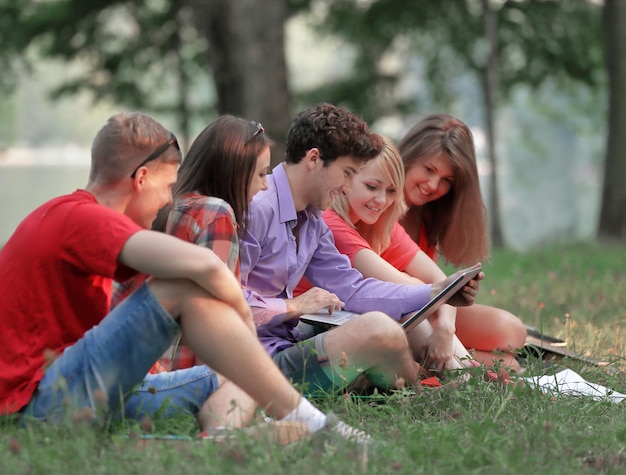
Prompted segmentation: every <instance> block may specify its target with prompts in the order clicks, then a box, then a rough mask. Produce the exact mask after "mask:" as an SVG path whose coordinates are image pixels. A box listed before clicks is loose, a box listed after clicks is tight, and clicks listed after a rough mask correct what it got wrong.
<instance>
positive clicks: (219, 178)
mask: <svg viewBox="0 0 626 475" xmlns="http://www.w3.org/2000/svg"><path fill="white" fill-rule="evenodd" d="M273 145H274V142H273V141H272V139H271V138H270V137H269V136H268V135H267V134H266V133H265V131H264V130H263V128H262V127H261V125H260V124H259V123H258V122H250V121H248V120H245V119H241V118H239V117H235V116H232V115H223V116H220V117H218V118H217V119H215V120H214V121H213V122H211V123H210V124H209V125H207V126H206V127H205V128H204V130H203V131H202V132H200V134H199V135H198V137H196V139H195V140H194V141H193V143H192V144H191V147H190V148H189V152H187V155H186V156H185V159H184V160H183V163H182V165H181V166H180V169H179V170H178V180H177V181H176V185H174V189H173V192H172V194H173V197H174V199H176V198H177V197H179V196H181V195H183V194H185V193H189V192H196V193H199V194H201V195H206V196H214V197H217V198H221V199H223V200H224V201H226V202H227V203H228V204H229V205H230V206H231V207H232V208H233V211H234V213H235V219H236V220H237V223H238V224H239V234H240V236H242V235H243V233H244V232H245V229H246V227H247V223H248V205H249V203H250V196H248V194H249V190H250V182H251V180H252V176H253V173H254V170H255V168H256V163H257V157H258V156H259V155H260V154H261V152H263V150H264V149H265V148H266V147H271V146H273ZM168 212H169V207H166V208H163V210H161V212H159V217H158V218H157V220H156V221H155V223H154V225H153V229H156V230H159V231H163V230H164V229H165V223H166V222H167V214H168Z"/></svg>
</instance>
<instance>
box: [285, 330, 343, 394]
mask: <svg viewBox="0 0 626 475" xmlns="http://www.w3.org/2000/svg"><path fill="white" fill-rule="evenodd" d="M298 328H300V329H301V330H303V332H304V334H305V335H307V336H308V335H312V336H310V337H309V338H307V339H306V340H303V341H300V342H298V343H296V344H295V345H293V346H290V347H289V348H285V349H284V350H281V351H279V352H277V353H275V354H274V356H273V359H274V362H275V363H276V364H277V365H278V367H279V368H280V370H281V371H282V372H283V374H284V375H285V376H286V377H287V379H289V380H290V381H291V382H292V383H293V384H294V385H295V386H296V388H298V390H299V391H301V392H302V393H303V394H304V395H305V396H315V395H322V394H327V393H333V392H337V391H339V390H341V389H342V388H344V387H345V386H347V382H345V381H343V380H342V379H341V378H340V377H338V376H337V375H336V374H335V372H334V371H333V369H332V367H331V365H330V361H329V359H328V356H327V355H326V347H325V345H324V338H325V336H326V333H327V332H326V331H324V332H319V333H317V332H318V331H319V330H316V329H315V328H314V327H312V326H311V325H306V324H302V323H301V324H300V325H299V326H298Z"/></svg>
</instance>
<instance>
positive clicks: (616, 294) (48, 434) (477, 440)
mask: <svg viewBox="0 0 626 475" xmlns="http://www.w3.org/2000/svg"><path fill="white" fill-rule="evenodd" d="M625 264H626V245H621V246H620V245H609V244H598V243H593V244H580V245H572V246H558V247H551V248H549V249H543V250H539V251H535V252H531V253H527V254H517V253H514V252H511V251H497V252H494V255H493V258H492V259H491V261H490V262H486V263H484V268H485V273H486V276H487V278H486V280H485V281H483V282H482V283H481V291H480V296H479V299H478V301H479V302H480V303H484V304H489V305H495V306H500V307H503V308H506V309H507V310H509V311H511V312H513V313H515V314H517V315H519V316H520V317H521V318H522V319H523V320H524V322H525V323H527V324H528V325H532V326H534V327H537V328H540V329H542V330H543V331H544V332H545V333H547V334H550V335H553V336H556V337H560V338H562V339H565V340H566V341H567V343H568V347H569V348H570V349H573V350H575V351H577V352H579V353H581V354H585V355H587V356H589V357H593V358H595V359H598V360H602V361H608V362H609V363H610V364H609V365H608V366H607V367H596V366H592V365H589V364H585V363H582V362H580V361H574V360H571V361H567V360H565V361H560V362H559V363H558V364H560V365H563V366H567V367H570V368H572V369H574V370H576V371H577V372H578V373H580V374H581V375H583V376H584V377H585V378H586V379H587V380H590V381H593V382H597V383H599V384H602V385H604V386H608V387H611V388H613V389H615V390H617V391H619V392H623V393H626V358H625V357H626V348H625V345H626V342H625V338H624V332H625V331H626V271H625V270H624V269H625ZM542 371H554V368H553V367H546V365H545V364H543V363H542V362H541V361H537V360H533V359H530V361H529V362H528V369H527V375H535V374H538V373H540V372H542ZM316 404H318V405H319V406H320V407H321V408H323V409H324V410H332V411H334V412H335V413H337V414H338V415H339V416H340V417H341V418H342V419H343V420H345V421H346V422H348V423H350V424H352V425H355V426H358V427H359V428H363V429H365V430H367V431H368V432H369V433H371V434H372V435H373V436H374V437H375V438H376V439H377V440H381V441H386V442H387V443H386V446H385V447H384V448H383V449H382V450H381V449H376V450H371V451H370V452H369V454H368V457H367V459H365V458H364V457H363V456H362V454H360V455H359V454H356V453H355V452H354V450H352V449H350V448H345V447H338V448H336V449H335V450H327V451H325V452H319V451H317V450H315V449H314V447H312V445H311V444H308V443H302V442H301V443H296V444H292V445H290V446H288V447H278V446H274V445H271V444H269V443H268V442H267V441H264V440H260V441H258V440H257V441H255V440H252V439H250V438H248V437H247V436H246V435H244V434H241V435H240V437H239V440H238V441H237V442H236V443H234V444H229V445H228V446H218V445H215V444H213V443H207V442H203V441H189V442H180V443H172V442H165V441H153V442H152V443H150V444H149V445H147V446H141V447H140V446H139V445H138V440H137V439H136V438H133V437H132V436H133V435H134V434H139V433H141V432H142V428H141V427H140V425H136V426H133V427H130V428H129V427H125V428H121V427H112V426H107V427H106V428H104V429H102V428H98V429H96V430H94V429H93V428H92V427H91V426H86V425H84V424H83V423H80V422H73V423H71V422H68V423H67V424H64V425H62V426H61V427H50V426H46V425H43V426H31V427H29V428H26V429H22V428H19V427H17V425H16V424H15V423H14V422H13V421H11V420H10V419H5V420H1V419H0V474H5V473H6V474H22V473H23V474H39V473H41V474H56V473H81V474H83V473H84V474H100V473H102V474H108V473H130V474H133V473H137V474H172V473H177V474H178V473H192V474H196V473H254V474H257V475H262V474H275V473H294V474H309V473H310V474H316V475H322V474H326V473H328V474H333V475H339V474H341V475H344V474H352V473H373V474H374V473H375V474H386V473H398V474H401V473H416V474H419V473H424V474H429V475H434V474H490V475H493V474H498V475H501V474H521V473H524V474H585V473H590V474H591V473H616V474H617V473H626V402H624V403H620V404H614V403H611V402H608V401H594V400H592V399H590V398H576V397H550V396H547V395H543V394H541V393H540V392H539V391H537V390H532V389H530V388H529V387H528V386H513V385H509V386H505V387H503V386H501V385H499V384H494V383H487V382H484V381H483V380H482V379H481V378H479V377H478V376H475V377H472V378H471V379H470V381H469V382H467V383H465V384H461V385H459V386H457V387H452V386H451V385H448V386H444V387H443V388H436V389H430V388H425V389H423V390H422V391H420V392H419V393H415V392H414V391H408V390H406V391H401V392H400V391H399V392H396V393H394V394H392V395H390V396H384V397H383V396H376V397H370V398H349V397H341V396H340V397H331V396H329V397H327V398H324V399H320V400H317V401H316ZM152 428H153V430H154V431H156V433H158V434H167V433H169V434H178V435H192V434H194V433H195V432H196V431H197V429H196V428H195V426H194V421H193V420H189V419H185V418H180V419H177V420H175V421H159V420H158V419H156V420H155V421H153V424H152ZM129 434H130V435H131V438H128V435H129Z"/></svg>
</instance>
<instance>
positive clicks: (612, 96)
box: [598, 0, 626, 239]
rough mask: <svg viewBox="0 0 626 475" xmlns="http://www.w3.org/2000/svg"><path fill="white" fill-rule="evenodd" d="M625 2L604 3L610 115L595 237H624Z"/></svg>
mask: <svg viewBox="0 0 626 475" xmlns="http://www.w3.org/2000/svg"><path fill="white" fill-rule="evenodd" d="M625 19H626V1H624V0H606V1H605V4H604V31H605V53H606V64H607V71H608V76H609V116H608V128H609V130H608V137H607V146H606V157H605V163H604V187H603V191H602V208H601V210H600V226H599V229H598V234H599V236H600V237H602V238H614V239H615V238H616V239H624V238H626V185H625V183H626V133H625V132H626V20H625Z"/></svg>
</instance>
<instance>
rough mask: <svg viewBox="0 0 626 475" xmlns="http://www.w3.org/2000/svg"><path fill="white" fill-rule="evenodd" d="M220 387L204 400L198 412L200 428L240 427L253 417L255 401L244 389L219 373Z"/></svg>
mask: <svg viewBox="0 0 626 475" xmlns="http://www.w3.org/2000/svg"><path fill="white" fill-rule="evenodd" d="M219 380H220V387H219V388H218V390H217V391H215V392H214V393H213V394H211V396H210V397H209V398H208V399H207V400H206V402H205V403H204V404H203V405H202V407H201V408H200V412H199V413H198V422H199V424H200V427H201V430H202V431H204V432H207V433H211V432H214V431H215V430H218V429H222V428H226V429H241V428H242V427H245V426H247V425H248V424H250V422H251V421H252V418H253V417H254V411H255V410H256V406H257V405H256V402H255V401H254V399H252V398H251V397H250V396H249V395H248V394H247V393H246V392H245V391H243V390H242V389H241V388H239V387H237V386H236V385H235V384H233V383H232V382H231V381H228V380H226V379H225V378H224V377H222V376H221V375H220V377H219Z"/></svg>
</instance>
